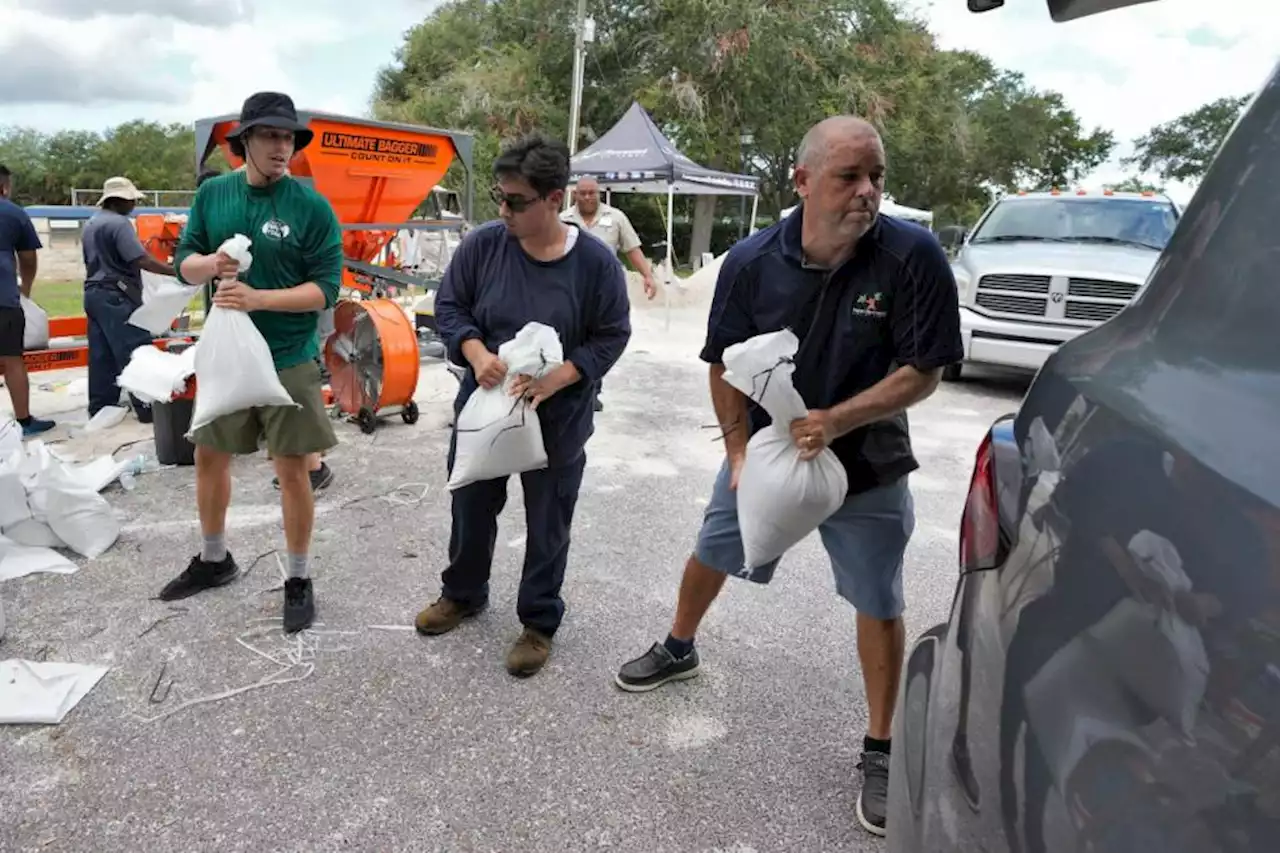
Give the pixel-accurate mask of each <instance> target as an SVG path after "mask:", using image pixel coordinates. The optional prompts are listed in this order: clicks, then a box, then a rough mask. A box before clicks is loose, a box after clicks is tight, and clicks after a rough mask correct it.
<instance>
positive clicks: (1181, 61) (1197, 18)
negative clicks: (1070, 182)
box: [913, 0, 1280, 198]
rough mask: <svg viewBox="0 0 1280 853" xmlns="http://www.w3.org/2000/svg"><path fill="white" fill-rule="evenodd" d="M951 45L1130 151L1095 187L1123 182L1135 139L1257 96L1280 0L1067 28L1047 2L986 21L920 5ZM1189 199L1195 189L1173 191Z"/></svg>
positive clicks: (923, 1)
mask: <svg viewBox="0 0 1280 853" xmlns="http://www.w3.org/2000/svg"><path fill="white" fill-rule="evenodd" d="M913 2H914V5H915V7H916V8H917V9H918V10H920V11H921V12H922V13H923V14H924V15H925V17H927V19H928V21H929V25H930V28H931V29H932V30H933V31H934V32H935V33H936V34H937V35H938V40H939V42H940V44H941V46H942V47H945V48H956V49H970V50H974V51H977V52H979V53H983V54H986V55H987V56H989V57H990V58H991V59H992V60H993V61H994V62H995V63H996V64H997V65H999V66H1002V67H1005V68H1010V69H1014V70H1017V71H1021V72H1023V73H1024V74H1025V75H1026V77H1027V81H1028V82H1029V83H1030V84H1031V85H1033V86H1035V87H1037V88H1041V89H1053V90H1056V91H1058V92H1061V93H1062V94H1063V96H1064V97H1065V98H1066V101H1067V103H1068V104H1069V105H1070V106H1071V108H1072V109H1074V110H1075V111H1076V114H1077V115H1079V116H1080V117H1081V120H1082V121H1083V122H1084V123H1085V125H1086V127H1091V126H1100V127H1103V128H1106V129H1108V130H1111V131H1112V132H1113V133H1115V135H1116V139H1117V140H1118V141H1119V142H1120V143H1121V144H1120V146H1119V148H1118V150H1117V156H1116V157H1115V158H1113V162H1111V163H1109V164H1107V166H1105V167H1104V168H1102V169H1100V170H1099V172H1098V173H1097V174H1096V175H1094V176H1093V177H1092V179H1091V180H1090V181H1089V183H1090V184H1101V183H1105V182H1111V181H1114V180H1117V179H1119V178H1120V177H1122V176H1123V175H1124V170H1123V168H1122V167H1121V166H1120V164H1119V162H1118V160H1119V157H1120V156H1123V155H1126V154H1129V153H1131V152H1132V146H1131V143H1132V141H1133V139H1135V138H1136V137H1138V136H1141V135H1142V134H1143V133H1145V132H1146V131H1147V130H1149V129H1150V128H1151V127H1152V126H1154V125H1156V124H1159V123H1161V122H1165V121H1169V120H1170V119H1173V118H1176V117H1177V116H1179V115H1182V114H1183V113H1186V112H1188V111H1190V110H1193V109H1195V108H1196V107H1198V106H1200V105H1201V104H1204V103H1206V102H1208V101H1212V100H1215V99H1217V98H1221V97H1225V96H1233V95H1241V94H1251V93H1253V92H1254V91H1256V90H1257V88H1258V87H1259V86H1260V85H1261V84H1262V82H1263V81H1264V80H1265V79H1266V77H1267V75H1268V74H1269V73H1270V71H1271V70H1272V68H1273V67H1274V66H1275V64H1276V60H1277V58H1280V3H1277V2H1275V0H1219V2H1204V0H1158V2H1155V3H1144V4H1140V5H1137V6H1133V7H1131V8H1128V9H1118V10H1115V11H1112V12H1109V13H1106V14H1103V15H1098V16H1095V17H1091V18H1084V19H1082V20H1078V21H1071V22H1068V23H1063V24H1055V23H1053V22H1052V21H1051V20H1050V19H1049V13H1048V9H1047V7H1046V4H1045V2H1044V0H1008V4H1007V6H1006V7H1005V8H1002V9H997V10H995V11H992V12H987V13H983V14H979V15H975V14H972V13H970V12H969V11H968V10H967V8H966V4H965V2H964V0H913ZM1171 189H1172V190H1173V194H1174V195H1175V196H1182V197H1183V198H1185V197H1186V196H1187V195H1188V189H1187V188H1186V187H1174V188H1171Z"/></svg>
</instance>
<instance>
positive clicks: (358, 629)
mask: <svg viewBox="0 0 1280 853" xmlns="http://www.w3.org/2000/svg"><path fill="white" fill-rule="evenodd" d="M681 313H682V314H683V312H681ZM700 323H701V317H700V316H699V315H698V314H697V312H696V311H694V312H692V313H691V314H689V315H687V316H677V317H676V318H675V320H674V322H673V324H672V328H671V329H670V330H667V329H665V328H664V322H663V313H662V311H661V310H660V309H658V310H650V311H644V312H637V316H636V335H635V338H634V339H633V341H632V344H631V347H630V349H629V351H628V354H627V355H626V356H625V357H624V360H623V362H622V364H621V365H620V366H619V367H618V369H617V370H616V371H615V373H614V374H612V375H611V376H610V377H608V379H607V381H606V386H605V402H606V407H607V408H606V411H605V412H604V413H603V415H602V416H601V417H600V418H599V420H598V428H597V434H596V436H595V438H594V439H593V440H592V443H591V444H590V446H589V448H588V458H589V467H588V472H587V477H586V481H585V483H584V486H583V492H582V497H581V500H580V502H579V505H578V506H579V509H578V516H577V521H576V525H575V539H574V544H573V551H572V554H571V557H570V561H571V562H570V569H569V577H568V581H567V584H566V598H567V601H568V616H567V619H566V622H565V624H564V627H563V629H562V630H561V633H560V634H559V636H558V638H557V642H556V647H555V651H554V653H553V656H552V659H551V662H550V664H549V665H548V667H547V668H546V669H545V670H544V671H543V672H542V673H541V674H539V675H538V676H536V677H535V678H533V679H530V680H528V681H516V680H513V679H512V678H510V677H509V676H508V675H507V674H506V672H505V670H504V668H503V656H504V654H505V652H506V648H507V646H508V644H509V643H510V642H511V641H512V640H513V639H514V637H515V636H516V634H517V633H518V630H519V627H518V623H517V621H516V618H515V612H514V611H515V592H516V579H517V575H518V572H519V565H520V559H521V554H522V551H521V545H522V542H523V535H524V532H523V509H522V504H521V501H520V490H519V488H518V486H515V485H513V486H512V488H511V498H512V499H511V501H510V502H509V505H508V509H507V511H506V515H505V516H504V519H503V524H504V526H503V527H502V530H501V533H500V536H499V549H498V554H497V557H496V561H495V566H494V581H493V600H492V606H491V608H490V609H489V610H488V612H487V613H485V614H484V615H483V616H482V617H481V618H479V619H477V620H475V621H474V622H471V623H467V624H465V625H464V626H463V627H462V628H460V629H459V630H457V631H456V632H454V633H453V634H450V635H448V636H445V637H439V638H432V639H426V638H422V637H419V636H417V635H416V634H414V633H413V632H412V631H411V630H405V629H407V628H408V627H409V626H410V625H411V623H412V619H413V616H414V614H415V613H416V612H417V610H418V609H419V608H420V607H421V606H422V605H423V604H425V603H427V602H429V601H431V600H433V599H434V597H435V595H436V594H437V592H438V590H439V571H440V569H441V568H442V566H443V564H444V561H445V553H446V546H447V543H448V536H449V513H448V501H447V494H446V492H445V490H444V464H443V457H444V452H445V448H446V446H447V437H448V433H447V430H446V429H445V428H444V424H445V422H446V420H447V411H446V410H447V407H448V402H447V401H448V399H449V396H450V393H451V390H452V380H451V379H449V378H448V377H447V376H445V375H444V373H443V369H442V368H440V367H439V366H435V367H432V368H429V369H427V370H426V372H425V374H424V379H423V383H422V387H421V390H420V395H419V399H420V400H421V401H422V406H423V409H424V416H423V418H422V420H421V421H420V422H419V424H418V425H416V426H414V427H406V426H404V425H403V424H401V423H400V422H399V419H398V418H397V419H394V420H392V421H389V422H388V423H387V424H386V425H385V426H384V427H383V428H382V429H381V430H379V431H378V432H377V433H376V434H375V435H374V436H372V437H370V436H366V435H363V434H361V433H360V432H359V431H358V430H357V429H356V428H355V427H353V426H347V425H343V426H342V427H341V428H340V431H341V432H340V434H341V437H342V445H341V446H340V447H339V448H338V449H337V450H335V451H334V453H333V454H332V455H331V457H330V459H329V461H330V464H331V465H332V467H333V468H334V470H335V471H336V474H337V480H336V481H335V483H334V485H333V486H332V488H330V489H329V490H328V491H327V492H325V493H324V494H323V497H322V498H321V499H320V503H319V507H318V512H319V516H318V518H317V535H316V544H315V547H314V558H315V570H314V574H315V577H316V589H317V596H318V602H319V609H320V620H321V621H322V622H323V625H321V626H318V630H317V631H316V632H314V634H312V635H311V636H309V637H307V638H305V639H304V640H302V641H301V645H299V641H297V640H294V641H293V646H292V648H290V647H289V642H288V641H286V640H284V639H283V638H282V637H281V636H280V635H279V633H278V631H271V630H270V627H271V626H272V625H273V624H275V623H274V622H273V621H271V620H270V617H273V616H275V615H276V614H277V613H278V609H279V605H280V595H281V593H279V592H278V591H274V590H273V589H272V588H273V587H276V586H278V585H279V575H278V572H277V568H276V565H275V562H274V557H273V556H269V557H267V558H265V559H263V560H261V561H258V562H257V564H256V565H255V566H254V567H253V568H252V570H251V571H249V572H248V574H247V576H246V577H244V578H243V579H242V580H241V581H239V582H237V583H235V584H233V585H232V586H229V587H227V588H224V589H222V590H219V591H216V592H213V593H209V594H206V595H203V596H200V597H197V598H195V599H191V600H189V601H187V602H183V604H184V605H185V606H186V607H188V608H189V609H188V611H187V612H185V613H173V612H171V611H170V610H169V609H168V608H167V607H166V605H164V604H161V603H160V602H157V601H152V600H150V597H151V596H153V595H154V594H155V593H156V591H158V589H159V588H160V586H161V585H162V584H163V583H164V581H165V580H167V579H168V578H169V577H170V576H171V575H172V574H173V573H175V572H176V571H178V570H179V569H181V568H182V567H183V565H185V562H186V560H187V559H188V558H189V556H190V554H191V553H193V549H194V548H196V547H197V544H198V541H199V534H198V526H197V522H196V509H195V502H194V491H193V486H192V473H191V471H190V469H171V470H165V471H160V472H157V473H153V474H149V475H144V476H143V477H141V478H140V479H139V484H138V488H137V489H136V490H135V491H133V492H129V493H125V492H121V491H119V490H118V489H117V490H113V491H112V492H110V493H109V497H110V500H111V501H112V503H113V505H114V506H115V507H116V509H117V510H118V512H119V513H120V514H121V517H122V519H123V520H124V523H125V532H124V534H123V535H122V537H121V539H120V541H119V542H118V543H117V545H116V546H115V547H114V548H113V549H112V550H111V551H110V552H108V553H107V554H106V555H104V556H103V557H101V558H99V559H98V560H95V561H93V562H92V563H89V564H87V565H86V566H85V567H84V568H83V569H82V570H81V571H80V572H79V573H78V574H76V575H73V576H69V577H55V576H48V575H44V576H36V577H29V578H26V579H23V580H20V581H15V582H11V583H7V584H5V586H4V588H3V589H0V596H3V598H4V603H5V605H6V608H7V610H8V613H9V621H10V628H9V636H8V638H7V639H6V640H5V641H4V643H3V645H2V646H0V658H10V657H25V658H34V657H37V656H38V655H42V654H43V655H47V656H48V658H49V659H51V660H67V661H77V662H85V663H102V664H106V665H109V666H110V667H111V670H110V672H109V673H108V675H107V676H106V678H104V679H103V681H102V682H101V683H100V684H99V685H98V687H97V688H96V689H95V690H94V691H93V692H92V693H90V694H89V696H88V697H87V698H86V699H85V700H84V701H83V702H81V704H80V705H79V706H78V707H77V708H76V709H75V710H74V711H73V712H72V713H71V715H70V716H69V717H68V718H67V720H66V721H65V722H64V723H63V724H62V725H60V726H57V727H47V728H35V727H30V728H27V727H6V728H4V729H0V768H3V772H0V803H3V804H4V805H3V807H2V808H0V850H6V851H10V850H12V851H28V850H30V851H42V853H44V852H46V851H83V850H95V851H103V852H104V853H105V852H106V851H139V850H180V849H196V850H217V851H241V850H243V851H265V850H272V851H328V850H369V851H395V850H414V851H472V850H474V851H508V850H548V851H550V850H557V851H559V850H564V851H571V850H572V851H577V850H597V849H615V850H625V851H638V852H639V851H643V853H665V851H671V853H676V851H679V853H711V851H724V853H728V851H733V853H749V851H760V853H763V852H764V851H778V850H789V851H790V850H805V851H819V850H821V851H860V850H877V849H881V848H882V844H881V843H880V842H878V841H875V840H873V839H871V838H870V837H869V836H867V835H865V834H864V833H863V832H862V830H861V829H859V828H858V827H857V823H856V820H855V818H854V816H853V802H854V797H855V795H856V790H857V789H856V785H855V780H856V778H857V772H856V770H855V764H856V762H857V754H858V751H859V748H860V739H861V735H862V733H863V727H864V725H865V706H864V702H863V697H862V690H861V682H860V680H859V677H858V672H857V660H856V656H855V654H854V646H853V637H854V632H853V619H852V611H851V610H850V609H849V608H848V606H847V605H846V604H844V603H843V602H842V601H841V600H840V599H838V598H837V597H836V596H835V594H834V592H833V590H832V582H831V577H830V572H829V569H828V566H827V563H826V560H825V558H824V555H823V554H822V551H821V549H820V547H819V544H818V541H817V537H816V536H814V537H811V538H810V539H809V540H807V541H805V542H804V543H802V544H801V545H800V546H799V547H797V548H796V549H794V550H793V551H792V552H791V553H790V554H789V555H788V556H787V558H786V559H785V560H784V563H783V565H782V567H781V568H780V569H779V571H778V576H777V579H776V581H775V583H774V584H773V585H772V586H770V587H768V588H759V587H750V586H747V585H746V584H744V583H739V582H731V586H729V587H728V588H727V591H726V595H725V596H724V597H723V598H722V600H721V601H720V602H718V603H717V604H716V606H715V608H714V609H713V610H712V613H711V615H710V617H709V618H708V621H707V623H706V626H705V629H704V631H703V633H702V634H701V636H700V638H699V645H700V648H701V650H702V654H703V656H704V670H705V671H704V674H703V676H702V677H701V678H698V679H696V680H693V681H691V682H687V683H684V684H679V685H673V686H669V687H668V688H666V689H664V690H660V691H657V692H656V693H653V694H649V695H640V696H634V695H627V694H623V693H621V692H620V691H618V690H616V689H615V688H614V687H613V685H612V683H611V678H612V675H613V672H614V670H615V669H616V667H617V665H618V664H619V663H621V662H622V661H623V660H625V659H627V658H629V657H631V656H633V655H634V654H636V653H639V652H641V651H643V650H644V649H645V648H647V647H648V645H649V644H651V643H652V642H654V641H655V640H658V639H660V638H661V637H663V636H665V633H666V630H667V628H668V626H669V619H670V613H671V607H672V604H673V601H674V594H675V588H676V584H677V580H678V577H679V571H680V567H681V565H682V563H683V561H684V559H685V557H686V555H687V553H688V551H689V548H690V547H691V545H692V542H693V537H694V535H695V533H696V531H697V526H698V521H699V518H700V512H701V510H702V507H703V506H704V503H705V500H706V497H707V495H708V493H709V490H710V485H711V481H712V479H713V477H714V474H715V470H716V468H717V466H718V465H719V462H720V458H721V456H720V454H721V450H720V446H719V445H718V444H716V443H713V442H712V440H711V433H710V431H709V430H706V429H703V428H702V426H703V425H704V424H708V423H710V421H711V413H710V412H711V409H710V403H709V400H708V396H707V392H706V371H705V366H703V365H702V364H701V363H700V362H698V361H697V358H696V354H697V349H698V344H699V335H700ZM1024 390H1025V382H1020V381H1017V380H995V379H988V380H981V379H971V380H968V381H966V382H964V383H961V384H959V385H945V386H944V387H943V388H942V389H941V390H940V391H939V392H938V393H937V395H935V397H934V398H933V399H931V400H930V401H928V402H927V403H926V404H924V405H922V406H921V407H920V408H919V409H918V410H916V411H915V412H914V413H913V415H912V430H913V436H914V441H915V446H916V450H917V453H918V455H919V457H920V459H921V462H922V465H923V467H922V470H921V471H920V472H919V473H917V474H915V475H913V477H912V488H913V490H914V492H915V497H916V511H917V517H918V523H917V529H916V535H915V539H914V541H913V544H912V547H911V550H910V553H909V557H908V564H907V575H906V591H907V600H908V607H909V611H908V630H909V632H910V633H911V634H912V635H914V634H915V633H918V632H919V631H920V630H923V629H924V628H926V627H928V626H929V625H932V624H934V623H936V622H938V621H941V620H942V619H943V618H945V614H946V611H947V608H948V606H949V604H950V599H951V594H952V589H953V583H954V580H955V577H956V565H955V552H956V533H955V531H956V525H957V521H958V519H959V515H960V510H961V503H962V498H963V495H964V492H965V488H966V486H967V482H968V477H969V472H970V466H971V461H972V457H973V453H974V450H975V448H976V446H977V443H978V441H979V439H980V438H981V436H982V434H983V432H984V430H985V429H986V428H987V426H988V425H989V424H990V422H991V420H992V419H993V418H995V417H997V416H998V415H1000V414H1002V413H1004V412H1007V411H1011V410H1013V409H1014V407H1015V406H1016V404H1017V400H1018V398H1019V396H1020V394H1021V393H1022V392H1023V391H1024ZM2 399H4V395H3V394H0V400H2ZM4 402H5V403H7V400H4ZM82 418H83V416H81V419H82ZM270 480H271V473H270V471H269V468H268V465H267V463H266V462H265V460H264V459H263V458H262V457H257V458H249V459H244V460H240V461H238V463H237V465H236V468H235V491H234V507H233V512H232V518H231V530H230V534H229V544H230V546H231V548H232V551H233V552H234V553H235V555H236V556H237V558H238V559H239V561H240V563H241V565H242V566H246V567H247V566H249V565H250V564H252V563H254V559H255V557H257V556H258V555H260V554H264V553H267V552H269V551H271V550H272V549H273V548H277V547H280V546H281V545H282V542H281V534H280V532H279V510H278V508H277V503H276V502H277V497H278V493H277V492H276V491H275V490H274V489H273V488H272V486H271V482H270ZM166 616H173V617H174V618H172V619H169V620H167V621H163V622H161V623H160V624H158V625H157V624H156V623H157V620H160V619H161V618H162V617H166ZM264 620H265V621H264ZM264 629H265V630H264ZM237 638H240V639H243V640H244V641H245V642H246V643H247V644H248V645H251V646H253V647H255V648H257V649H259V650H262V651H264V652H265V653H266V654H269V655H283V654H293V655H294V656H295V657H294V659H295V660H301V661H305V662H306V663H310V664H312V665H313V666H312V667H310V668H308V667H306V666H305V663H304V664H302V665H299V666H297V667H295V668H294V669H293V670H292V671H290V672H289V673H288V674H287V676H295V675H300V674H302V673H305V672H308V671H309V672H310V674H309V676H308V677H306V678H304V679H303V680H300V681H296V682H294V683H285V684H278V685H273V686H267V687H263V688H261V689H257V690H253V691H251V692H247V693H243V694H240V695H237V696H234V697H232V698H228V699H224V700H221V701H211V702H207V703H204V704H197V705H193V706H190V707H187V708H185V709H182V710H177V711H176V712H175V713H172V714H171V715H170V716H168V717H165V718H163V719H159V720H155V721H151V722H148V721H146V719H145V718H148V717H153V716H156V715H159V714H164V713H167V712H170V711H175V709H178V708H179V707H180V706H181V705H182V703H184V702H190V701H192V700H198V699H200V698H202V697H207V696H210V695H215V694H219V693H222V692H225V691H229V690H234V689H236V688H239V687H242V686H245V685H248V684H251V683H254V682H256V681H258V680H259V679H261V678H263V677H264V676H266V675H269V674H270V673H272V672H273V671H275V669H276V667H275V665H274V664H273V663H271V662H269V661H267V660H264V659H263V657H262V656H261V655H258V654H255V653H254V652H253V651H252V650H251V649H249V648H247V647H246V645H242V644H241V643H240V642H237ZM166 664H167V666H166ZM162 667H164V668H165V671H164V677H163V678H162V679H161V681H162V684H168V683H169V682H170V681H171V682H172V688H171V690H170V691H169V693H168V695H167V696H166V697H165V698H164V701H163V702H161V703H159V704H153V703H152V702H151V701H150V700H149V696H150V695H151V694H152V689H153V686H154V685H155V683H156V681H157V678H158V677H159V676H160V672H161V668H162ZM161 692H163V687H162V691H161Z"/></svg>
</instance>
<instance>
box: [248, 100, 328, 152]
mask: <svg viewBox="0 0 1280 853" xmlns="http://www.w3.org/2000/svg"><path fill="white" fill-rule="evenodd" d="M251 127H278V128H281V129H282V130H292V131H293V148H294V151H301V150H302V149H303V148H306V147H307V146H308V145H310V144H311V140H312V139H313V138H314V137H315V134H314V133H312V132H311V130H310V129H309V128H307V126H306V125H305V124H302V123H301V122H300V121H298V111H297V110H296V109H294V106H293V99H292V98H290V97H289V96H288V95H285V94H282V93H280V92H258V93H256V94H253V95H250V96H249V97H248V99H247V100H246V101H245V102H244V106H243V107H241V108H240V124H239V125H238V126H237V127H236V129H235V130H233V131H231V132H230V133H228V134H227V139H236V140H239V139H240V137H241V136H243V135H244V132H245V131H246V130H248V129H249V128H251Z"/></svg>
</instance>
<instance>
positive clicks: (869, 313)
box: [853, 290, 888, 320]
mask: <svg viewBox="0 0 1280 853" xmlns="http://www.w3.org/2000/svg"><path fill="white" fill-rule="evenodd" d="M853 316H855V317H874V318H876V319H878V320H879V319H884V318H885V317H886V316H888V312H887V311H885V308H884V293H883V292H881V291H879V290H877V291H876V292H875V293H871V294H867V293H862V294H859V296H858V298H857V299H856V300H854V303H853Z"/></svg>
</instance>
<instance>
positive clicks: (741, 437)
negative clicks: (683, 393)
mask: <svg viewBox="0 0 1280 853" xmlns="http://www.w3.org/2000/svg"><path fill="white" fill-rule="evenodd" d="M711 405H712V406H714V407H715V410H716V421H717V422H718V423H719V424H720V431H721V433H722V434H723V435H724V453H725V456H727V457H729V459H730V460H734V459H742V458H743V457H745V456H746V454H747V433H748V431H749V429H750V425H749V424H748V422H747V417H748V416H747V397H746V395H745V394H743V393H742V392H741V391H739V390H738V389H737V388H734V387H733V386H732V385H730V384H729V383H728V382H726V381H725V379H724V365H723V364H713V365H711Z"/></svg>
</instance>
